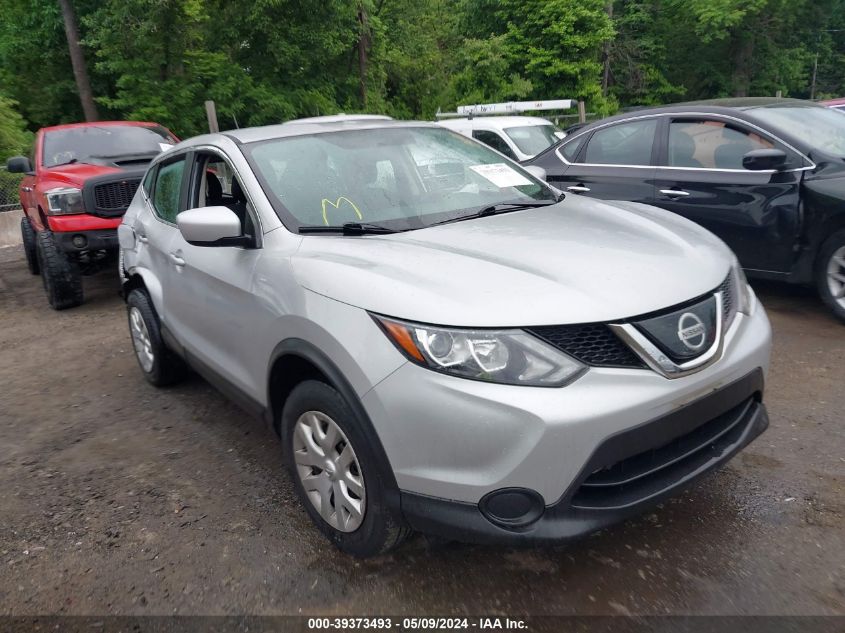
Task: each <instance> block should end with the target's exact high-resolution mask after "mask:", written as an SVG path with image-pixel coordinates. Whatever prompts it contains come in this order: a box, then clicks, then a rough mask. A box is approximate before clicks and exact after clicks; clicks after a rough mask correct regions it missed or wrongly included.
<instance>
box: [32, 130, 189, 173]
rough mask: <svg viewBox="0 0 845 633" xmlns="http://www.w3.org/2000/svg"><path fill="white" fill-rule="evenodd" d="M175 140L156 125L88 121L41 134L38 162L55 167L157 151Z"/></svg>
mask: <svg viewBox="0 0 845 633" xmlns="http://www.w3.org/2000/svg"><path fill="white" fill-rule="evenodd" d="M176 142H177V139H175V138H174V137H173V135H171V134H170V133H169V132H168V131H167V130H165V129H164V128H163V127H161V126H159V125H155V126H151V127H150V126H142V125H98V126H92V125H88V126H85V127H73V128H67V129H64V130H54V131H52V132H47V133H45V135H44V151H43V154H44V155H43V157H42V161H41V162H42V164H43V165H44V166H45V167H55V166H56V165H63V164H65V163H70V162H76V161H78V162H85V161H86V160H88V159H91V158H100V159H102V158H110V157H118V156H127V155H137V154H158V153H159V152H161V151H163V150H165V149H167V148H169V147H170V146H172V145H174V144H175V143H176Z"/></svg>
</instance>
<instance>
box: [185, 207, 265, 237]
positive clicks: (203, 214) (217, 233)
mask: <svg viewBox="0 0 845 633" xmlns="http://www.w3.org/2000/svg"><path fill="white" fill-rule="evenodd" d="M176 226H178V227H179V232H180V233H181V234H182V237H184V238H185V241H186V242H187V243H188V244H193V245H194V246H248V245H249V244H250V242H251V239H252V238H250V237H249V236H248V235H244V234H243V227H242V226H241V221H240V219H239V218H238V216H237V215H235V213H234V211H232V210H231V209H229V208H227V207H202V208H199V209H189V210H188V211H183V212H182V213H180V214H179V215H177V216H176Z"/></svg>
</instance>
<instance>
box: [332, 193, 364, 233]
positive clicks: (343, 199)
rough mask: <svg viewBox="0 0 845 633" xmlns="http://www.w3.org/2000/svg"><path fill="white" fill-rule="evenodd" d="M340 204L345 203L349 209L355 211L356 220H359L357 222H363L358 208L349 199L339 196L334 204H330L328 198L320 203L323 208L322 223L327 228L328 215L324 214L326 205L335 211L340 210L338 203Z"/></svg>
mask: <svg viewBox="0 0 845 633" xmlns="http://www.w3.org/2000/svg"><path fill="white" fill-rule="evenodd" d="M341 202H346V203H347V204H348V205H349V206H351V207H352V208H353V209H354V210H355V214H356V215H357V216H358V219H359V220H363V219H364V216H363V215H361V210H360V209H359V208H358V207H357V206H356V205H355V203H354V202H352V200H350V199H349V198H347V197H346V196H341V197H340V198H338V199H337V200H336V201H335V202H332V201H331V200H329V199H328V198H323V202H322V206H323V223H324V224H325V225H326V226H328V225H329V216H328V214H327V213H326V205H329V204H330V205H332V206H333V207H334V208H335V209H339V208H340V203H341Z"/></svg>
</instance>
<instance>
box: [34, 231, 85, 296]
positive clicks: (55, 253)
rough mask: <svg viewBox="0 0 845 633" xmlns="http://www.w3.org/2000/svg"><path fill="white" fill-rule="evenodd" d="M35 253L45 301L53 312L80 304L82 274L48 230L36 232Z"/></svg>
mask: <svg viewBox="0 0 845 633" xmlns="http://www.w3.org/2000/svg"><path fill="white" fill-rule="evenodd" d="M37 235H38V237H37V238H36V252H37V254H38V267H39V268H40V269H41V279H42V281H43V282H44V290H45V291H46V292H47V300H48V301H49V302H50V306H51V307H52V308H53V309H54V310H65V309H67V308H73V307H76V306H78V305H81V304H82V299H83V295H82V274H81V273H80V271H79V266H77V265H76V263H75V262H72V261H71V260H70V259H68V256H67V255H65V254H64V253H63V252H62V251H61V249H59V247H58V245H57V244H56V240H55V239H54V238H53V234H52V233H51V232H50V231H48V230H46V229H45V230H43V231H39V232H38V234H37Z"/></svg>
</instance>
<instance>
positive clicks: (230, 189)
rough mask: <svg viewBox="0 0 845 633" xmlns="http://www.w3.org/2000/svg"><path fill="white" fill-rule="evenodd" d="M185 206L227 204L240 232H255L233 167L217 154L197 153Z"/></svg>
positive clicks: (247, 205)
mask: <svg viewBox="0 0 845 633" xmlns="http://www.w3.org/2000/svg"><path fill="white" fill-rule="evenodd" d="M191 180H192V184H191V187H190V191H191V195H190V196H189V200H188V208H189V209H197V208H200V207H227V208H228V209H230V210H231V211H232V212H234V213H235V215H237V216H238V219H239V220H240V221H241V227H243V230H244V233H246V234H248V235H255V232H254V223H253V220H252V212H253V211H254V210H253V209H251V208H250V205H249V201H248V199H247V197H246V194H245V193H244V190H243V188H242V187H241V184H240V182H238V178H237V176H236V175H235V170H234V169H233V168H232V166H231V165H230V164H229V163H228V162H227V161H226V160H225V159H224V158H223V157H222V156H220V155H219V154H215V153H212V152H198V153H197V154H195V166H194V171H193V175H192V177H191Z"/></svg>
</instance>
